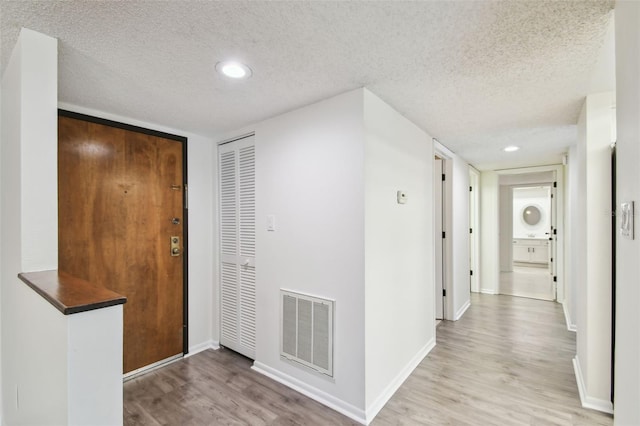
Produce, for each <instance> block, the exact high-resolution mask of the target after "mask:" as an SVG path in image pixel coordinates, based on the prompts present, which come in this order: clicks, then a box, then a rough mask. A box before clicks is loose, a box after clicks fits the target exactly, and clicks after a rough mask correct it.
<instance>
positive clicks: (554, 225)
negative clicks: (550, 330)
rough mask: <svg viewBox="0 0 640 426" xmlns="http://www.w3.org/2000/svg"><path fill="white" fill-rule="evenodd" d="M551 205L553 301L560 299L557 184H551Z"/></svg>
mask: <svg viewBox="0 0 640 426" xmlns="http://www.w3.org/2000/svg"><path fill="white" fill-rule="evenodd" d="M550 197H551V200H550V202H551V203H550V204H551V208H550V210H551V218H550V219H551V220H550V222H551V229H550V233H549V275H550V276H549V279H550V280H551V282H552V286H551V287H552V288H553V296H552V297H553V300H557V299H558V283H557V282H556V277H557V276H558V204H557V199H558V190H557V183H556V182H554V183H553V184H551V191H550Z"/></svg>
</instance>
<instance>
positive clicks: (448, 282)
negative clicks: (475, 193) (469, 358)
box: [434, 141, 471, 321]
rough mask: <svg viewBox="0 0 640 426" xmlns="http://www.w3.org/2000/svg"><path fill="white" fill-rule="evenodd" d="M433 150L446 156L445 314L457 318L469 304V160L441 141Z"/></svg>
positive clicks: (447, 316) (450, 317)
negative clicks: (465, 159)
mask: <svg viewBox="0 0 640 426" xmlns="http://www.w3.org/2000/svg"><path fill="white" fill-rule="evenodd" d="M434 151H435V152H436V153H437V154H438V156H440V157H441V158H443V159H444V160H445V168H446V171H445V174H446V176H447V177H446V181H445V189H444V192H445V194H444V199H445V213H444V222H445V223H444V228H445V232H446V238H445V242H444V244H445V268H444V273H445V286H446V289H447V297H446V298H445V318H446V319H448V320H453V321H457V320H458V319H460V318H461V317H462V315H464V313H465V311H466V310H467V309H468V308H469V306H470V301H471V281H470V275H469V274H470V271H471V268H470V266H469V164H468V163H467V162H466V161H464V160H463V159H462V158H461V157H459V156H458V155H456V154H455V153H453V152H452V151H450V150H449V149H448V148H447V147H445V146H444V145H442V144H441V143H439V142H437V141H434Z"/></svg>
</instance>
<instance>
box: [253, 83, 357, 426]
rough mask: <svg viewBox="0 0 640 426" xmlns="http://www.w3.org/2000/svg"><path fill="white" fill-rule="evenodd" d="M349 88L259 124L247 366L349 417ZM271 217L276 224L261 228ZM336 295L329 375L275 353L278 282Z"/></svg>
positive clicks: (353, 249)
mask: <svg viewBox="0 0 640 426" xmlns="http://www.w3.org/2000/svg"><path fill="white" fill-rule="evenodd" d="M363 103H364V97H363V91H362V90H356V91H352V92H349V93H346V94H343V95H339V96H336V97H334V98H331V99H328V100H325V101H322V102H319V103H316V104H313V105H310V106H307V107H304V108H301V109H298V110H295V111H292V112H290V113H287V114H284V115H281V116H278V117H275V118H273V119H270V120H267V121H264V122H261V123H258V124H256V125H255V127H254V128H253V129H254V130H255V144H256V224H257V226H256V253H258V255H257V256H256V261H255V262H256V288H257V290H256V306H257V312H256V326H257V327H256V328H257V330H256V359H255V364H254V368H256V369H257V370H258V371H261V372H263V373H267V374H269V375H271V377H274V378H276V379H277V380H280V381H283V382H285V383H287V384H288V385H290V386H294V387H297V388H298V389H300V390H303V391H305V392H306V393H307V394H311V395H313V397H314V398H316V399H319V400H322V401H323V402H324V403H327V404H329V405H331V406H333V407H334V408H336V409H338V410H341V411H342V412H344V413H346V414H348V415H350V416H352V417H354V418H357V419H364V407H365V393H364V388H365V359H364V357H365V351H364V345H365V335H364V329H365V327H364V321H365V312H364V306H365V300H364V271H365V266H364V262H365V253H364V217H365V215H364V213H365V212H364V199H365V198H364V197H365V195H364V150H365V144H364V133H363V131H364V123H363ZM267 215H274V216H275V218H276V231H275V232H267V231H266V217H267ZM281 288H282V289H288V290H293V291H297V292H301V293H308V294H311V295H315V296H320V297H323V298H329V299H334V300H335V301H336V302H335V303H336V305H335V320H334V340H335V345H334V359H335V360H336V362H335V364H334V377H333V379H330V378H327V377H323V376H320V375H318V374H315V373H312V372H310V371H309V370H308V369H305V368H302V367H300V366H298V365H297V364H295V363H292V362H288V361H285V360H282V359H280V349H279V345H280V332H279V317H280V315H279V312H280V299H279V291H280V289H281Z"/></svg>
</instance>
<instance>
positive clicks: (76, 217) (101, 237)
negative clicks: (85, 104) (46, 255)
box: [58, 111, 186, 373]
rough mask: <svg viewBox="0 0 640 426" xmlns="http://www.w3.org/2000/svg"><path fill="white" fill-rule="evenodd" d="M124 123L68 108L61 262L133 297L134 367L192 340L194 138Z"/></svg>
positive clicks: (127, 346) (61, 166)
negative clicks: (189, 154)
mask: <svg viewBox="0 0 640 426" xmlns="http://www.w3.org/2000/svg"><path fill="white" fill-rule="evenodd" d="M114 125H117V123H111V122H107V121H106V120H99V119H98V120H95V119H91V118H90V117H85V116H80V115H78V114H73V113H67V112H64V111H61V112H60V116H59V119H58V205H59V207H58V214H59V216H58V217H59V219H58V221H59V269H60V270H62V271H65V272H68V273H71V274H73V275H75V276H78V277H80V278H83V279H85V280H88V281H90V282H92V283H94V284H96V285H100V286H103V287H106V288H109V289H111V290H113V291H115V292H118V293H120V294H122V295H124V296H126V297H127V303H126V304H125V305H124V372H125V373H127V372H130V371H133V370H136V369H138V368H141V367H144V366H147V365H150V364H153V363H155V362H158V361H161V360H164V359H166V358H170V357H172V356H175V355H178V354H182V353H183V348H184V347H185V343H186V342H185V341H184V333H186V329H185V324H186V321H184V312H183V311H184V306H183V300H184V299H183V298H184V289H185V286H184V278H185V275H184V265H185V262H184V260H185V257H184V256H185V253H184V247H185V246H186V242H185V240H184V238H185V232H184V230H185V223H184V221H185V219H186V217H185V215H184V211H185V210H184V192H183V191H184V188H185V182H184V173H183V172H184V170H183V167H184V165H183V156H184V152H185V150H183V149H184V148H185V144H186V139H185V140H176V139H179V138H177V137H176V139H172V136H171V135H164V134H160V133H155V132H147V133H142V131H143V129H138V128H133V127H129V126H125V125H120V127H114ZM176 249H177V250H176Z"/></svg>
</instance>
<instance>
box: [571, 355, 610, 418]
mask: <svg viewBox="0 0 640 426" xmlns="http://www.w3.org/2000/svg"><path fill="white" fill-rule="evenodd" d="M573 371H574V372H575V375H576V384H577V385H578V392H579V393H580V402H581V403H582V406H583V407H584V408H590V409H592V410H597V411H602V412H603V413H608V414H613V404H612V403H611V401H607V400H605V399H599V398H593V397H591V396H589V395H587V388H586V386H585V384H584V379H583V377H582V369H581V368H580V361H579V360H578V355H576V356H575V358H573Z"/></svg>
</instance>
